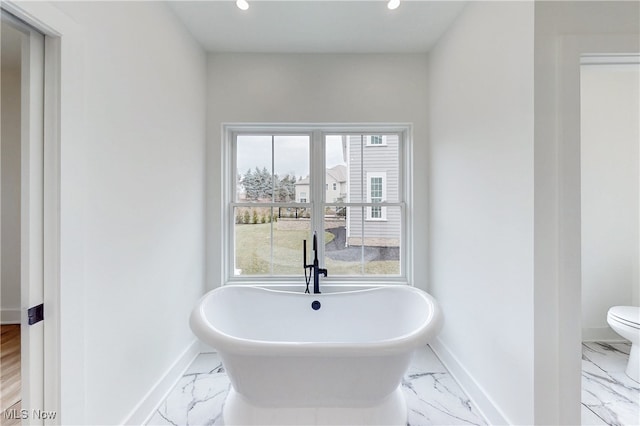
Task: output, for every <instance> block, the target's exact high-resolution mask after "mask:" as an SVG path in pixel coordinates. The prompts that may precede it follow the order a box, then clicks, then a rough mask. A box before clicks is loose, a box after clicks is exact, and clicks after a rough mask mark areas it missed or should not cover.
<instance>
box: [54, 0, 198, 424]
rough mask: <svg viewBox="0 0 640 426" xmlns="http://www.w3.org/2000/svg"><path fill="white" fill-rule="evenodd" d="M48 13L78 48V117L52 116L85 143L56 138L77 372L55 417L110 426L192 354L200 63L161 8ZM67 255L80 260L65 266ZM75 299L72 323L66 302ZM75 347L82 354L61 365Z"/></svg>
mask: <svg viewBox="0 0 640 426" xmlns="http://www.w3.org/2000/svg"><path fill="white" fill-rule="evenodd" d="M56 6H57V7H58V8H59V9H60V10H62V11H63V13H64V14H66V15H68V16H69V17H70V19H72V20H73V21H75V22H76V23H77V25H78V28H79V29H78V30H77V32H75V33H73V34H69V35H63V47H64V46H69V45H74V46H76V45H78V43H80V42H81V45H82V46H83V47H84V49H83V52H82V55H81V56H80V57H81V58H83V59H84V61H83V63H79V64H77V66H78V67H81V68H82V76H83V78H82V81H74V82H73V83H72V84H78V85H79V86H78V87H73V88H71V87H70V86H65V87H64V91H63V93H75V94H77V93H78V92H80V93H82V101H83V108H82V110H81V111H80V110H65V109H63V113H64V112H65V111H66V112H67V113H71V114H74V117H75V119H76V120H81V121H82V124H83V128H84V132H85V133H84V139H83V140H82V143H81V144H75V143H72V142H71V141H70V140H67V139H64V138H63V140H62V150H61V156H62V170H61V175H62V188H61V193H62V207H61V216H62V217H61V220H62V228H61V233H62V235H61V239H62V241H63V245H64V246H63V250H62V259H61V270H62V282H61V295H62V300H61V311H62V315H61V317H62V318H61V321H62V323H61V328H62V330H61V339H62V341H61V347H62V355H61V356H62V360H61V363H62V365H63V368H65V369H66V368H67V366H68V362H67V360H69V359H74V360H77V362H76V365H77V367H76V368H77V371H74V372H73V375H74V376H75V375H76V374H77V376H76V377H80V378H81V379H80V380H78V381H76V382H77V384H78V386H77V387H74V388H69V387H68V386H67V385H65V383H66V382H68V381H70V380H71V378H70V377H67V375H63V377H62V380H63V389H64V393H63V394H62V407H63V412H61V413H60V415H61V420H62V422H63V423H65V424H69V423H81V424H119V423H122V422H124V421H125V420H126V419H127V418H128V417H129V415H130V413H131V412H132V411H133V410H134V409H135V408H136V407H135V406H136V404H138V403H139V402H141V401H142V400H143V398H144V397H145V395H146V394H147V392H148V391H150V390H151V389H152V387H153V386H154V385H155V384H156V382H157V381H158V380H159V378H161V377H162V376H163V375H164V374H165V372H166V371H167V370H168V369H169V368H170V367H171V365H172V364H173V363H174V361H176V359H178V358H179V357H180V355H181V354H182V353H183V351H184V350H185V349H186V348H187V347H188V346H189V345H190V344H191V343H192V342H193V341H194V337H193V335H192V334H191V332H190V330H189V326H188V315H189V312H190V310H191V309H192V307H193V305H194V304H195V301H196V299H197V298H198V297H199V296H200V295H201V294H202V293H203V291H204V252H205V245H204V222H205V217H204V196H205V191H204V185H205V173H204V170H205V167H204V157H205V132H206V125H205V115H206V97H205V93H204V90H203V89H204V88H205V86H206V82H205V76H206V57H205V54H204V52H203V51H202V49H201V48H200V47H199V46H198V45H197V44H196V43H195V42H194V41H193V39H192V38H191V36H190V35H189V34H188V32H187V31H186V30H185V29H184V28H183V27H181V26H180V25H179V24H178V23H177V21H176V19H175V17H174V16H173V14H172V12H170V11H169V9H168V8H167V7H166V5H164V4H161V3H157V2H148V3H145V2H136V3H128V2H119V3H109V2H78V3H64V2H61V3H56ZM77 34H82V37H81V41H80V40H77V39H75V38H73V37H76V35H77ZM65 37H67V39H65ZM65 40H69V41H65ZM72 42H73V43H75V44H73V43H72ZM67 54H68V53H67V51H65V50H63V58H67V56H66V55H67ZM76 57H77V56H72V57H69V60H72V61H73V60H75V58H76ZM65 69H69V68H65ZM65 81H66V80H65ZM73 90H76V92H73ZM75 100H76V99H75V98H74V101H75ZM65 102H68V101H65V100H63V105H68V103H65ZM63 118H64V120H66V119H67V116H64V117H63ZM64 120H63V135H64V134H69V131H68V128H67V127H64V126H65V124H64V123H66V121H64ZM71 159H73V160H74V161H70V160H71ZM70 177H75V179H72V178H70ZM70 218H79V220H77V221H76V222H75V223H74V224H70V223H69V220H70ZM78 228H80V231H79V230H78ZM70 236H73V237H74V238H73V241H71V239H70ZM70 246H71V247H70ZM76 248H81V252H82V256H81V257H74V258H69V257H67V256H65V254H66V253H69V252H75V253H79V251H80V250H78V249H76ZM74 250H75V251H74ZM79 260H80V261H81V262H82V263H81V264H79V265H78V261H79ZM78 268H79V269H80V270H78ZM71 269H74V271H71ZM70 277H74V278H75V279H69V278H70ZM78 279H81V281H78ZM75 293H79V294H82V295H83V297H82V300H81V301H80V302H81V303H82V304H83V307H82V308H80V309H78V307H77V306H76V304H75V303H74V304H73V305H71V304H70V303H69V302H68V299H67V298H66V297H67V296H66V295H73V294H75ZM78 341H81V342H82V344H81V345H80V348H81V350H82V351H83V353H82V354H80V355H79V354H77V353H70V350H71V349H72V348H78V345H77V344H76V342H78ZM65 371H67V374H69V372H68V370H65ZM70 401H71V402H70Z"/></svg>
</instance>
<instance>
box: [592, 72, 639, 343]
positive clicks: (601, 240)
mask: <svg viewBox="0 0 640 426" xmlns="http://www.w3.org/2000/svg"><path fill="white" fill-rule="evenodd" d="M639 70H640V67H639V66H638V65H637V64H636V65H631V64H629V65H583V66H582V67H581V69H580V88H581V90H580V102H581V140H580V142H581V145H580V148H581V150H580V154H581V172H582V175H581V183H582V198H581V201H582V338H583V340H602V339H604V340H610V339H614V340H619V339H620V337H619V336H618V335H617V334H616V333H615V332H613V331H612V330H611V329H610V327H609V325H608V324H607V310H608V309H609V308H610V307H611V306H615V305H634V304H635V305H636V306H638V288H640V281H638V260H639V259H638V255H639V253H638V246H639V244H640V241H639V240H638V224H639V216H638V214H639V210H638V201H639V198H638V196H639V191H640V176H639V174H638V155H639V150H638V142H639V141H640V118H639V117H640V109H639V104H640V98H639V94H640V85H639V83H640V72H639Z"/></svg>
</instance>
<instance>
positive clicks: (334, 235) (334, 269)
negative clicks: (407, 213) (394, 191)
mask: <svg viewBox="0 0 640 426" xmlns="http://www.w3.org/2000/svg"><path fill="white" fill-rule="evenodd" d="M381 208H382V209H385V215H386V217H387V220H385V221H367V220H362V219H363V215H364V214H366V209H367V208H366V207H348V208H344V209H343V211H344V215H343V216H336V217H329V216H325V231H326V233H325V236H326V238H327V239H326V246H325V265H326V268H327V269H328V271H329V273H330V274H331V276H336V275H400V237H401V225H400V217H401V209H400V207H381ZM327 210H331V211H334V210H339V206H329V207H327ZM365 217H366V216H365Z"/></svg>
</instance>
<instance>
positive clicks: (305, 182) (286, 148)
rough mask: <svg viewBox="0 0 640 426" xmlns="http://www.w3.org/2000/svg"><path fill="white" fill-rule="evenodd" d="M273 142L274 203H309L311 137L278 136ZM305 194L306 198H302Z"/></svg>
mask: <svg viewBox="0 0 640 426" xmlns="http://www.w3.org/2000/svg"><path fill="white" fill-rule="evenodd" d="M273 140H274V142H273V151H274V173H275V179H274V182H275V196H274V201H275V202H277V203H290V202H296V201H297V202H308V201H309V197H308V196H307V194H310V188H309V136H308V135H302V136H297V135H294V136H291V135H276V136H274V138H273ZM303 193H304V196H302V194H303ZM302 199H304V201H303V200H302Z"/></svg>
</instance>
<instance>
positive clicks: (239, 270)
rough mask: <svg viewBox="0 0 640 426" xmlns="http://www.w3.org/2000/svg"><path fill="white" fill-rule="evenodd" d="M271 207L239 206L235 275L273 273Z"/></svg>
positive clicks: (237, 210)
mask: <svg viewBox="0 0 640 426" xmlns="http://www.w3.org/2000/svg"><path fill="white" fill-rule="evenodd" d="M271 212H272V210H271V207H251V208H244V207H238V208H235V209H234V217H235V229H234V230H235V264H234V267H235V271H234V274H233V275H235V276H238V275H269V274H270V273H271V224H272V222H273V220H277V218H274V217H273V215H272V214H271Z"/></svg>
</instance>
